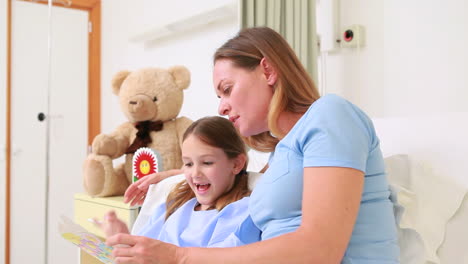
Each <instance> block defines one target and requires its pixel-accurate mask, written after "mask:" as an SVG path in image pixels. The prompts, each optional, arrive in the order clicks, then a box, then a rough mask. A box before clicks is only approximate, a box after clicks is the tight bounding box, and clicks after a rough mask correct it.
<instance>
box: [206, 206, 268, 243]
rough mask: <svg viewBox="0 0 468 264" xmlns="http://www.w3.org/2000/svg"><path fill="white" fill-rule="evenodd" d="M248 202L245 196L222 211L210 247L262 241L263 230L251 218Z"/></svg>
mask: <svg viewBox="0 0 468 264" xmlns="http://www.w3.org/2000/svg"><path fill="white" fill-rule="evenodd" d="M248 203H249V198H248V197H245V198H243V199H241V200H239V201H237V202H234V203H232V204H230V205H228V206H226V207H225V208H224V209H223V210H222V211H221V214H220V216H219V218H218V222H217V224H216V228H215V229H214V231H213V235H212V237H211V240H210V242H209V243H208V247H236V246H242V245H246V244H250V243H254V242H257V241H260V239H261V232H260V230H259V229H258V228H257V226H256V225H255V224H254V223H253V221H252V218H250V215H249V210H248Z"/></svg>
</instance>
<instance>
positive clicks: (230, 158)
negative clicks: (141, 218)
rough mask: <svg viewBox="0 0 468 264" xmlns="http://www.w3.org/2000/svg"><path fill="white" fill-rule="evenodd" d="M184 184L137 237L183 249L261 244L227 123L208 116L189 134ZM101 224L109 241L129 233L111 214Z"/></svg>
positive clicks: (236, 140) (239, 151)
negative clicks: (252, 218) (156, 240)
mask: <svg viewBox="0 0 468 264" xmlns="http://www.w3.org/2000/svg"><path fill="white" fill-rule="evenodd" d="M182 159H183V162H184V167H183V171H184V174H185V179H186V180H185V181H182V182H181V183H179V184H177V185H176V186H175V187H174V189H173V190H172V192H171V193H170V194H169V195H168V197H167V201H166V203H164V204H162V205H160V206H159V207H157V208H156V210H155V212H154V214H153V216H152V218H151V220H150V221H149V222H148V223H147V225H146V226H145V227H143V228H142V230H141V231H140V232H139V234H138V235H141V236H146V237H149V238H154V239H158V240H161V241H164V242H168V243H171V244H174V245H178V246H184V247H188V246H190V247H231V246H240V245H244V244H249V243H253V242H256V241H259V240H260V230H259V229H258V228H257V227H256V226H255V225H254V224H253V222H252V220H251V218H250V216H249V213H248V199H249V198H248V196H249V195H250V191H249V189H248V182H247V180H248V177H247V173H246V167H247V154H246V148H245V145H244V143H243V141H242V139H241V138H240V137H239V135H238V134H237V131H236V130H235V128H234V126H233V125H232V124H231V122H229V120H227V119H225V118H222V117H205V118H202V119H200V120H198V121H196V122H194V123H193V124H192V125H191V126H190V127H189V128H188V129H187V131H186V132H185V134H184V136H183V143H182ZM98 226H100V227H101V228H102V229H103V230H104V232H105V234H106V236H107V237H109V236H112V235H114V234H116V233H127V234H128V233H129V231H128V228H127V226H126V225H125V223H123V222H122V221H121V220H119V219H118V218H117V217H116V216H115V213H113V212H110V213H108V214H106V216H105V217H104V221H103V222H102V223H100V224H98Z"/></svg>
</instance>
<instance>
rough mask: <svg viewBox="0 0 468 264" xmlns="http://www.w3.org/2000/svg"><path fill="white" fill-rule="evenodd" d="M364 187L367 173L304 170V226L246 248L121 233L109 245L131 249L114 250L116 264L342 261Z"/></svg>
mask: <svg viewBox="0 0 468 264" xmlns="http://www.w3.org/2000/svg"><path fill="white" fill-rule="evenodd" d="M363 185H364V174H363V172H361V171H358V170H355V169H350V168H336V167H319V168H306V169H304V192H303V202H302V213H303V215H302V224H301V226H300V227H299V228H298V229H297V230H296V231H295V232H291V233H288V234H285V235H281V236H279V237H276V238H273V239H269V240H265V241H261V242H258V243H254V244H250V245H246V246H242V247H234V248H216V249H215V248H179V247H176V246H174V245H170V244H167V243H163V242H160V241H157V240H151V239H148V238H144V237H134V236H129V235H123V234H118V235H116V236H113V237H111V238H109V239H108V241H107V242H108V244H109V245H116V244H127V245H129V246H130V247H128V248H116V249H114V252H113V254H114V256H115V257H117V258H116V263H140V262H138V261H143V260H146V261H148V260H151V261H150V262H147V263H190V264H197V263H220V262H222V263H256V264H257V263H259V264H261V263H268V264H270V263H327V264H328V263H339V262H340V261H341V259H342V258H343V255H344V253H345V251H346V248H347V245H348V242H349V239H350V237H351V233H352V230H353V226H354V223H355V221H356V218H357V214H358V211H359V205H360V201H361V195H362V189H363ZM145 263H146V262H145Z"/></svg>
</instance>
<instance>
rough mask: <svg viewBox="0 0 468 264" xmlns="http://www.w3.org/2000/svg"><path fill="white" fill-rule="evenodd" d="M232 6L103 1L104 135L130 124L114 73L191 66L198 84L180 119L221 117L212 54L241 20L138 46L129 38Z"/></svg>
mask: <svg viewBox="0 0 468 264" xmlns="http://www.w3.org/2000/svg"><path fill="white" fill-rule="evenodd" d="M230 2H231V0H223V1H219V0H209V1H208V0H204V1H184V0H173V1H165V0H142V1H128V0H103V3H102V81H101V83H102V86H101V89H102V93H101V94H102V101H101V102H102V106H101V107H102V132H104V133H108V132H110V131H112V130H113V129H115V128H116V127H117V126H118V125H119V124H121V123H122V122H124V121H125V120H126V119H125V117H124V115H123V114H122V112H121V110H120V106H119V102H118V100H117V97H116V96H115V95H114V94H112V92H111V86H110V83H111V79H112V77H113V75H114V74H115V73H117V72H118V71H120V70H136V69H139V68H143V67H149V66H153V67H170V66H173V65H185V66H186V67H188V69H189V70H190V71H191V74H192V82H191V85H190V87H189V88H188V89H187V90H185V91H184V94H185V99H184V104H183V107H182V111H181V113H180V115H181V116H187V117H189V118H191V119H193V120H196V119H198V118H200V117H203V116H206V115H216V114H217V106H218V99H217V98H216V96H215V94H214V92H213V85H212V77H211V75H212V55H213V53H214V51H215V50H216V48H218V47H219V46H220V45H221V44H223V43H224V42H225V41H226V40H227V39H228V38H230V37H232V36H234V34H235V33H236V32H237V31H238V24H237V19H236V18H233V19H230V20H226V21H222V22H220V23H217V24H213V25H209V26H207V27H204V28H202V29H197V30H194V31H192V32H186V33H184V34H178V35H173V36H170V37H167V38H165V39H162V40H159V41H157V42H152V43H144V42H137V43H134V42H130V41H129V39H130V38H131V37H133V36H135V35H138V34H140V33H142V32H144V31H146V30H147V29H149V28H151V27H156V26H158V25H162V24H164V23H167V22H168V21H174V20H177V19H178V18H183V17H188V16H190V15H191V14H196V13H199V12H201V11H203V10H207V9H211V8H213V7H216V6H220V5H222V4H225V3H230ZM180 6H184V8H180Z"/></svg>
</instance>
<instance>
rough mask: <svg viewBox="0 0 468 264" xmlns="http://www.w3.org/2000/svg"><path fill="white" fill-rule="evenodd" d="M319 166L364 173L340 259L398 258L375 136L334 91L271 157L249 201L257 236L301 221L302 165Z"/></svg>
mask: <svg viewBox="0 0 468 264" xmlns="http://www.w3.org/2000/svg"><path fill="white" fill-rule="evenodd" d="M323 166H327V167H347V168H354V169H357V170H360V171H363V172H364V174H365V180H364V190H363V194H362V198H361V204H360V208H359V213H358V217H357V220H356V223H355V226H354V229H353V233H352V236H351V240H350V241H349V244H348V248H347V250H346V253H345V255H344V258H343V260H342V263H360V264H363V263H381V264H382V263H398V259H399V247H398V242H397V231H396V224H395V218H394V214H393V205H392V203H391V201H390V200H389V196H390V191H389V186H388V182H387V179H386V174H385V165H384V161H383V157H382V153H381V151H380V146H379V139H378V138H377V135H376V133H375V130H374V127H373V124H372V122H371V120H370V119H369V118H368V117H367V116H366V114H364V112H362V111H361V110H360V109H359V108H358V107H356V106H355V105H353V104H352V103H350V102H349V101H347V100H345V99H343V98H341V97H339V96H337V95H326V96H323V97H321V98H320V99H319V100H317V101H315V102H314V103H313V104H312V106H311V107H310V108H309V109H308V111H307V112H306V113H305V114H304V115H303V116H302V117H301V119H299V121H298V122H297V123H296V124H295V126H294V127H293V128H292V130H291V131H290V132H289V133H288V134H287V135H286V137H284V138H283V139H282V140H281V141H280V142H279V143H278V145H277V146H276V148H275V151H274V152H273V154H272V156H271V157H270V161H269V168H268V170H267V171H266V172H265V174H264V175H263V176H262V178H261V179H260V180H259V181H258V183H257V185H256V187H255V189H254V191H253V192H252V195H251V199H250V204H249V211H250V215H251V217H252V219H253V221H254V223H255V224H256V225H257V226H258V227H259V228H260V229H261V231H262V240H266V239H269V238H273V237H276V236H279V235H281V234H285V233H289V232H292V231H294V230H296V229H297V228H298V227H299V226H300V224H301V221H302V192H303V177H304V175H303V172H304V168H305V167H323ZM309 202H311V203H316V202H320V201H309Z"/></svg>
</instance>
